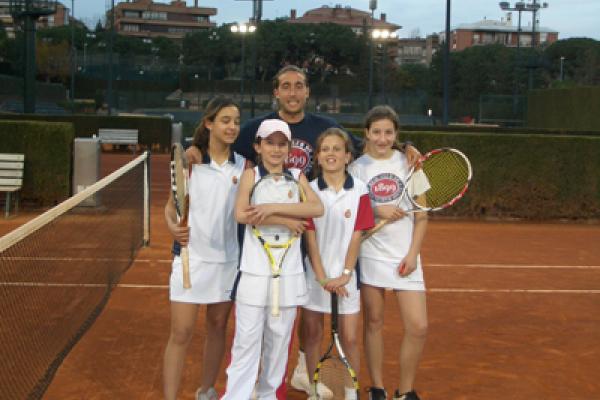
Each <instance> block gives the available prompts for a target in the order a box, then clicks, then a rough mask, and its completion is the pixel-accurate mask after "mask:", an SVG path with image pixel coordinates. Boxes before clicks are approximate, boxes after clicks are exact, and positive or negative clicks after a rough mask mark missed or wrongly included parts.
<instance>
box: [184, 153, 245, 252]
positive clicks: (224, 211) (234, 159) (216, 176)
mask: <svg viewBox="0 0 600 400" xmlns="http://www.w3.org/2000/svg"><path fill="white" fill-rule="evenodd" d="M245 163H246V159H245V158H244V157H242V156H240V155H239V154H237V153H234V152H232V153H231V156H230V158H229V159H228V160H227V161H225V162H224V163H223V164H220V165H219V164H217V163H216V162H215V161H214V160H212V159H211V158H210V156H209V155H208V154H204V155H203V160H202V164H193V165H192V169H191V175H190V180H189V193H190V213H189V222H188V225H189V227H190V238H189V245H188V248H189V254H190V262H193V261H202V262H210V263H229V262H237V260H238V258H239V244H238V241H237V226H238V225H237V222H236V220H235V218H234V214H233V213H234V208H235V198H236V193H237V189H238V186H239V181H240V178H241V175H242V172H244V166H245Z"/></svg>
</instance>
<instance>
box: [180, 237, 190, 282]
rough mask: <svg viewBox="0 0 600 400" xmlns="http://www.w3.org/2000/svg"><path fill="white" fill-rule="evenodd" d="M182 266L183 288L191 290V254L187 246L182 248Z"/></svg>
mask: <svg viewBox="0 0 600 400" xmlns="http://www.w3.org/2000/svg"><path fill="white" fill-rule="evenodd" d="M181 265H182V266H183V268H182V269H183V288H184V289H190V288H191V287H192V282H191V279H190V252H189V250H188V248H187V246H182V247H181Z"/></svg>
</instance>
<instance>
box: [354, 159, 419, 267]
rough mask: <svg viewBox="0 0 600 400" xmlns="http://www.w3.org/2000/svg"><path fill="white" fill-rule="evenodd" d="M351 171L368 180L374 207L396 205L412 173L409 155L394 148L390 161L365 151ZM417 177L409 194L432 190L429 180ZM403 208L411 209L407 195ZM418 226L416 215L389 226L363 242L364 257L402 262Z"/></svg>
mask: <svg viewBox="0 0 600 400" xmlns="http://www.w3.org/2000/svg"><path fill="white" fill-rule="evenodd" d="M349 171H351V173H352V174H353V175H354V176H356V177H357V178H359V179H361V180H362V181H364V182H366V184H367V188H368V190H369V197H370V199H371V203H372V205H373V207H378V206H382V205H386V204H390V205H396V203H397V201H398V198H399V197H400V195H401V194H402V191H403V188H404V182H405V180H406V178H407V175H408V173H409V172H410V167H409V165H408V162H407V160H406V156H405V155H404V154H402V153H401V152H399V151H397V150H394V152H393V154H392V156H391V157H390V158H388V159H386V160H377V159H374V158H372V157H371V156H369V155H367V154H364V155H362V156H361V157H359V158H358V159H357V160H356V161H354V162H353V163H352V164H351V165H350V167H349ZM419 175H422V178H423V179H417V180H415V182H414V183H415V184H414V185H413V186H412V187H410V188H409V191H408V192H409V193H408V194H409V195H412V196H417V195H420V194H422V193H424V192H426V191H427V190H428V189H429V187H430V186H429V182H428V181H427V179H426V178H425V176H424V174H421V173H419ZM399 206H400V208H402V209H410V208H411V203H410V201H409V200H408V199H407V198H406V197H405V198H404V199H403V200H402V202H401V203H400V205H399ZM413 227H414V214H408V215H407V216H405V217H404V218H402V219H400V220H398V221H396V222H393V223H389V224H387V225H385V226H384V227H383V228H382V229H380V230H379V231H378V232H376V233H375V234H374V235H373V236H371V237H370V238H369V239H367V240H365V241H364V242H363V243H362V245H361V250H360V256H361V257H367V258H372V259H375V260H380V261H391V262H400V261H401V260H402V258H404V256H405V255H406V254H407V253H408V250H409V249H410V245H411V242H412V233H413Z"/></svg>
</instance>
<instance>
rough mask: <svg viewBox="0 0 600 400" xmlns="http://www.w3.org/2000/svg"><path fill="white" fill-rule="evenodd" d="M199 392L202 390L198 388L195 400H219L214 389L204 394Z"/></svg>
mask: <svg viewBox="0 0 600 400" xmlns="http://www.w3.org/2000/svg"><path fill="white" fill-rule="evenodd" d="M200 390H202V388H198V390H196V397H195V398H196V400H219V395H218V394H217V391H216V390H215V388H212V387H211V388H210V389H208V390H207V391H206V392H204V393H201V392H200Z"/></svg>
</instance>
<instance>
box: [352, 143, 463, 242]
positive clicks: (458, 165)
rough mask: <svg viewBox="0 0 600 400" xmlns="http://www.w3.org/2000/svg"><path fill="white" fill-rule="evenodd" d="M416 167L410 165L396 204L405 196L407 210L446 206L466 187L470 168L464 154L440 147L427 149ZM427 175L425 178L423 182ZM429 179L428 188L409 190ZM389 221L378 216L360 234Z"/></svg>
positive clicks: (431, 209)
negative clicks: (419, 193) (412, 193)
mask: <svg viewBox="0 0 600 400" xmlns="http://www.w3.org/2000/svg"><path fill="white" fill-rule="evenodd" d="M419 164H420V167H419V168H411V169H410V170H409V173H408V175H407V177H406V179H405V180H404V182H403V186H402V193H401V194H400V196H399V198H398V200H397V201H396V205H397V206H400V204H401V203H402V201H403V200H404V199H405V198H408V200H409V201H410V206H411V208H409V209H407V210H405V212H407V213H413V212H424V211H439V210H443V209H445V208H448V207H450V206H452V205H453V204H455V203H456V202H457V201H458V200H460V199H461V198H462V197H463V196H464V195H465V193H466V191H467V189H468V188H469V183H470V182H471V177H472V175H473V170H472V169H471V163H470V162H469V159H468V158H467V156H465V155H464V154H463V153H462V152H460V151H459V150H456V149H451V148H441V149H436V150H432V151H430V152H428V153H427V154H425V155H423V156H422V157H421V159H420V160H419ZM425 179H426V182H425ZM427 183H429V189H428V190H426V191H425V192H424V193H423V194H422V195H417V196H413V195H411V194H409V193H410V192H411V188H413V187H416V186H419V185H423V184H427ZM388 222H389V221H388V220H385V219H384V220H381V221H379V223H378V224H377V225H375V227H373V228H372V229H370V230H369V231H367V232H366V233H365V235H364V236H363V240H364V239H367V238H369V237H371V236H372V235H373V234H374V233H375V232H377V231H379V230H380V229H381V228H383V227H384V226H385V225H386V224H387V223H388Z"/></svg>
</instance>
